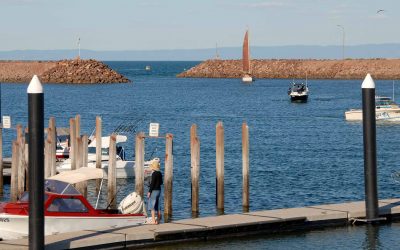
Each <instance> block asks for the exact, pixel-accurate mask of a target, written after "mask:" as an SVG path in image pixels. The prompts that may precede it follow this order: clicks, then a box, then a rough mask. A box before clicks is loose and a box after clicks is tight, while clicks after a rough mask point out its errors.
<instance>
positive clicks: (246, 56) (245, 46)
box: [242, 30, 253, 83]
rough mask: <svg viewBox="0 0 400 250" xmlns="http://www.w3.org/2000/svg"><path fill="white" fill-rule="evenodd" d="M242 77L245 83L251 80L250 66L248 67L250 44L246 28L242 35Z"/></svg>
mask: <svg viewBox="0 0 400 250" xmlns="http://www.w3.org/2000/svg"><path fill="white" fill-rule="evenodd" d="M242 63H243V77H242V81H243V82H245V83H250V82H252V81H253V77H252V76H251V67H250V44H249V31H248V30H246V34H245V35H244V40H243V57H242Z"/></svg>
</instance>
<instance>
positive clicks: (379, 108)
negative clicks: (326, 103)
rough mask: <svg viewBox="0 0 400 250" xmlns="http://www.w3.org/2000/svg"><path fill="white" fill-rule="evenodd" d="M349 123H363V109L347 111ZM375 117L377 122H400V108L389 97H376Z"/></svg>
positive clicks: (346, 116) (346, 115)
mask: <svg viewBox="0 0 400 250" xmlns="http://www.w3.org/2000/svg"><path fill="white" fill-rule="evenodd" d="M344 114H345V118H346V120H347V121H362V109H350V110H348V111H346V112H345V113H344ZM375 117H376V120H377V121H400V107H399V105H398V104H396V103H395V102H394V101H393V99H391V98H390V97H387V96H375Z"/></svg>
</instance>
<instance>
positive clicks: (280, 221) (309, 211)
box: [0, 199, 400, 249]
mask: <svg viewBox="0 0 400 250" xmlns="http://www.w3.org/2000/svg"><path fill="white" fill-rule="evenodd" d="M379 207H380V215H381V216H382V217H389V218H400V199H386V200H380V201H379ZM363 216H365V202H364V201H357V202H348V203H341V204H329V205H319V206H309V207H298V208H288V209H274V210H265V211H256V212H250V213H243V214H229V215H221V216H211V217H203V218H196V219H183V220H177V221H173V222H171V223H165V224H160V225H142V226H136V227H126V228H116V229H106V230H90V231H89V230H86V231H79V232H72V233H64V234H59V235H51V236H47V237H46V249H64V248H82V247H85V248H89V249H90V248H92V249H105V248H115V249H119V248H121V249H122V248H125V247H139V246H150V245H159V244H171V243H174V242H177V241H192V240H207V239H212V238H223V237H228V236H232V235H239V236H240V235H241V236H244V235H252V234H260V233H263V235H265V234H268V233H276V232H287V231H295V230H311V229H315V228H321V227H329V226H345V225H349V223H350V221H349V219H351V218H360V217H363ZM27 248H28V242H27V240H26V239H22V240H13V241H0V249H27Z"/></svg>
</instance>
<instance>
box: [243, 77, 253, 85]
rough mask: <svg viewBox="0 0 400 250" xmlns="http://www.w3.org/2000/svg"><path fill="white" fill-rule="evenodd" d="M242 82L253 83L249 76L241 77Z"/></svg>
mask: <svg viewBox="0 0 400 250" xmlns="http://www.w3.org/2000/svg"><path fill="white" fill-rule="evenodd" d="M242 82H246V83H249V82H253V78H252V77H251V76H243V77H242Z"/></svg>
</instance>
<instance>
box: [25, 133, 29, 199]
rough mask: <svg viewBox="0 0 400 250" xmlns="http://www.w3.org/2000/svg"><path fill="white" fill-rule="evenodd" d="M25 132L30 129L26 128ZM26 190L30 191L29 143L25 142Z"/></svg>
mask: <svg viewBox="0 0 400 250" xmlns="http://www.w3.org/2000/svg"><path fill="white" fill-rule="evenodd" d="M25 133H28V131H27V130H26V129H25ZM24 147H25V154H24V156H25V176H26V178H25V190H26V191H28V188H29V178H28V177H29V145H28V143H25V145H24Z"/></svg>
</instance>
